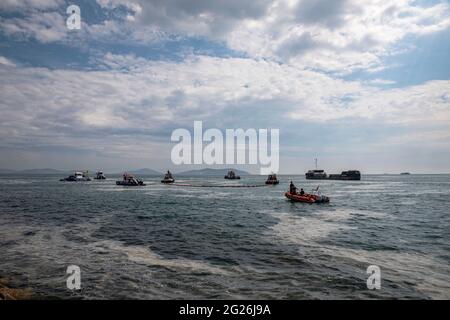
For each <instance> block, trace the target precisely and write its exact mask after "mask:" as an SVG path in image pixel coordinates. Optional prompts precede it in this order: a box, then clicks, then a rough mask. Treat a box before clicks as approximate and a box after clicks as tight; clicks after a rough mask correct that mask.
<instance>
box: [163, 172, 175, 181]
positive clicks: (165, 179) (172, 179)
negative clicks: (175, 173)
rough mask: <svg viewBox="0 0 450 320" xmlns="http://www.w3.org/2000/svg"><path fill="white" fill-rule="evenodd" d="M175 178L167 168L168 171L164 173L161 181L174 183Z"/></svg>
mask: <svg viewBox="0 0 450 320" xmlns="http://www.w3.org/2000/svg"><path fill="white" fill-rule="evenodd" d="M174 182H175V179H174V178H173V177H172V173H171V172H170V171H169V170H167V173H166V174H165V175H164V179H162V180H161V183H174Z"/></svg>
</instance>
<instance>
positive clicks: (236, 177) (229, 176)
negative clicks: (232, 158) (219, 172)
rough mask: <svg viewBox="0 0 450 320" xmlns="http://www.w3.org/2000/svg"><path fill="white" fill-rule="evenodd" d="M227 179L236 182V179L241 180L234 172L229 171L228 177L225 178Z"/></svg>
mask: <svg viewBox="0 0 450 320" xmlns="http://www.w3.org/2000/svg"><path fill="white" fill-rule="evenodd" d="M224 178H225V179H229V180H235V179H240V178H241V177H240V176H237V175H236V174H235V173H234V171H233V170H230V171H228V173H227V175H226V176H225V177H224Z"/></svg>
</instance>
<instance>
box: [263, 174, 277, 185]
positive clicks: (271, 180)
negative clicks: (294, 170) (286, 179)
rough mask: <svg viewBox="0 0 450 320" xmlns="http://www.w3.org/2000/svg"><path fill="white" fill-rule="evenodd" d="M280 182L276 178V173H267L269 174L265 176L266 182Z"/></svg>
mask: <svg viewBox="0 0 450 320" xmlns="http://www.w3.org/2000/svg"><path fill="white" fill-rule="evenodd" d="M279 183H280V180H278V178H277V175H276V174H274V173H272V174H269V176H268V177H267V180H266V184H274V185H275V184H279Z"/></svg>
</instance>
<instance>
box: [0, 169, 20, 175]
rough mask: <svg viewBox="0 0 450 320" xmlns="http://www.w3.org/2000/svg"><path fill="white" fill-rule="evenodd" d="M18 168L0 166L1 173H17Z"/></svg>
mask: <svg viewBox="0 0 450 320" xmlns="http://www.w3.org/2000/svg"><path fill="white" fill-rule="evenodd" d="M16 172H17V171H16V170H10V169H2V168H0V174H8V173H16Z"/></svg>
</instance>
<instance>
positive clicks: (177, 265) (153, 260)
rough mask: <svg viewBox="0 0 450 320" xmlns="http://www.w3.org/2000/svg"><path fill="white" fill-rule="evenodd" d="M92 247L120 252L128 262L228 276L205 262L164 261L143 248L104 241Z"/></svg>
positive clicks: (221, 269) (225, 272)
mask: <svg viewBox="0 0 450 320" xmlns="http://www.w3.org/2000/svg"><path fill="white" fill-rule="evenodd" d="M92 246H94V247H96V248H97V249H99V248H102V247H103V248H108V249H109V250H113V251H116V252H121V253H124V254H126V255H127V257H128V260H130V261H132V262H135V263H138V264H145V265H149V266H159V267H164V268H169V269H174V270H180V269H189V270H193V271H203V272H208V273H212V274H220V275H228V274H229V272H228V271H226V270H224V269H223V268H219V267H215V266H212V265H210V264H208V263H205V262H200V261H196V260H190V259H166V258H163V257H161V256H160V255H158V254H157V253H155V252H153V251H151V250H150V249H149V248H147V247H144V246H126V245H124V244H123V243H121V242H118V241H112V240H105V241H100V242H96V243H94V244H92Z"/></svg>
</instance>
